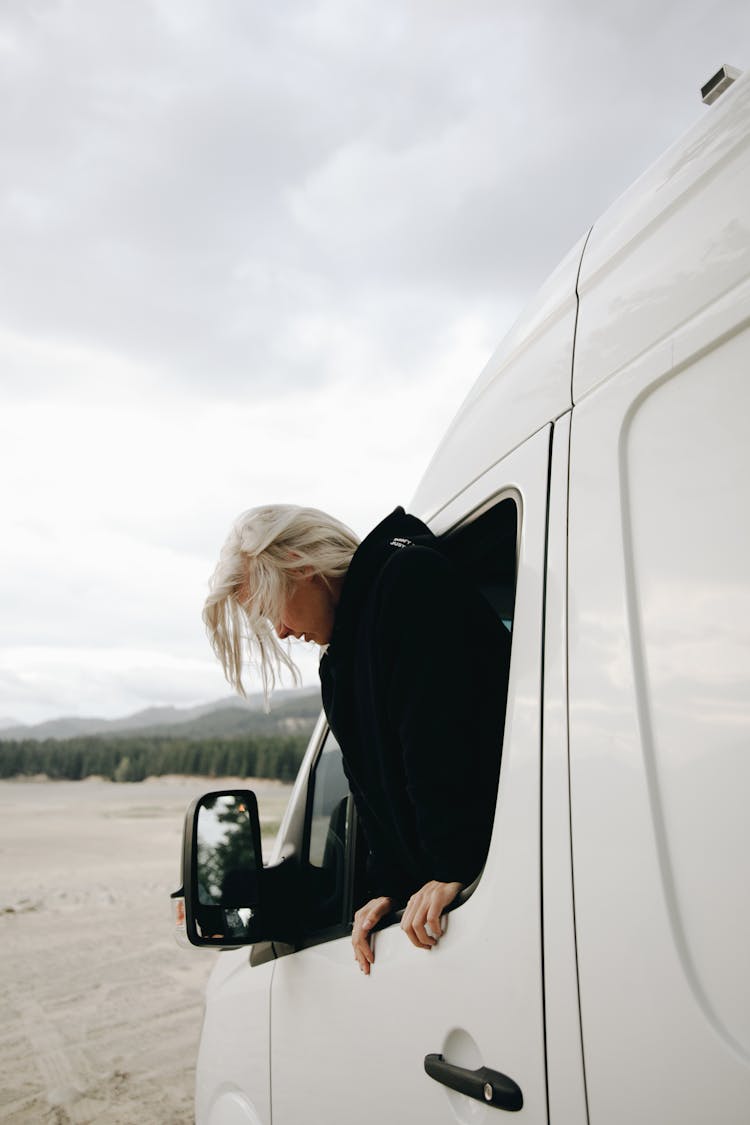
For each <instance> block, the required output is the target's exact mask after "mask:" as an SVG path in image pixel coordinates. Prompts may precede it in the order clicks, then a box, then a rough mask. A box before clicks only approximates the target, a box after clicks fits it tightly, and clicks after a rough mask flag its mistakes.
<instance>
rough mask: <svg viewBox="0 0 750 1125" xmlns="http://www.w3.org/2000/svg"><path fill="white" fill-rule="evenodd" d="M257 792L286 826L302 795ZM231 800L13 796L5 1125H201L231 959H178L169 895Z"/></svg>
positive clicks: (22, 790)
mask: <svg viewBox="0 0 750 1125" xmlns="http://www.w3.org/2000/svg"><path fill="white" fill-rule="evenodd" d="M228 784H232V783H231V782H229V783H228ZM242 784H243V785H246V786H247V787H249V788H253V789H255V790H256V792H257V793H258V796H259V801H260V805H261V813H262V815H264V816H270V818H271V819H272V820H278V818H279V817H280V815H281V813H282V812H283V808H284V805H285V804H286V800H287V798H288V794H289V788H288V787H287V786H281V785H278V784H275V783H273V782H244V783H242ZM223 785H224V782H223V781H221V782H218V783H213V782H211V781H207V780H206V779H203V778H198V779H196V778H159V779H153V780H150V781H145V782H141V783H139V784H122V785H115V784H112V783H110V782H106V781H100V780H89V781H79V782H67V781H59V782H49V781H7V782H0V950H1V951H2V959H1V960H0V1011H1V1012H2V1025H1V1029H0V1121H3V1122H6V1121H7V1122H18V1123H19V1125H20V1123H22V1122H23V1123H24V1125H26V1123H34V1125H37V1123H46V1122H51V1123H55V1125H66V1123H68V1122H75V1123H77V1125H88V1123H94V1122H104V1123H106V1125H136V1123H137V1125H178V1123H179V1125H185V1123H189V1122H192V1121H193V1070H194V1066H195V1057H196V1052H197V1047H198V1037H199V1034H200V1026H201V1018H202V1010H203V989H204V986H205V982H206V978H207V977H208V974H209V972H210V970H211V967H212V966H213V964H214V961H215V959H216V957H217V956H221V954H218V953H216V952H214V951H213V950H202V949H192V948H190V949H184V948H181V947H180V946H178V945H177V943H176V941H175V939H174V937H173V934H172V922H171V912H170V903H169V894H170V892H171V891H173V890H175V888H176V887H177V886H178V877H179V854H180V845H181V839H182V820H183V815H184V812H185V809H186V807H187V805H188V804H189V802H190V800H191V799H192V797H193V796H195V795H196V794H197V793H202V792H205V791H206V790H208V789H211V788H221V787H222V786H223Z"/></svg>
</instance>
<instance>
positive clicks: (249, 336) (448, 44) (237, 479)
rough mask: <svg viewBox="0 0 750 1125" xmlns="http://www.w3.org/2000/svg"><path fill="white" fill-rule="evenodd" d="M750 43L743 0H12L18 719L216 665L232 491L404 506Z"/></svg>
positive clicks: (0, 667)
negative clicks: (580, 251) (446, 432)
mask: <svg viewBox="0 0 750 1125" xmlns="http://www.w3.org/2000/svg"><path fill="white" fill-rule="evenodd" d="M749 45H750V4H748V2H747V0H724V2H721V0H720V2H718V3H715V2H714V3H711V4H693V3H685V2H684V0H679V2H676V0H675V2H670V0H665V2H662V3H660V4H655V3H653V0H648V2H645V0H635V2H623V3H620V4H614V3H603V2H602V0H577V2H573V0H557V2H555V0H546V2H539V0H527V2H524V3H522V2H520V0H518V2H506V0H495V2H491V0H452V2H447V0H400V2H398V3H396V2H391V0H378V2H375V0H365V2H359V0H329V2H316V0H305V2H297V0H290V2H284V0H274V2H269V0H263V2H262V3H261V2H260V0H75V2H74V0H0V138H1V142H2V169H3V173H2V191H1V194H0V245H1V247H2V250H1V252H0V291H1V298H2V299H1V300H0V381H1V385H2V413H1V414H0V473H1V476H0V480H2V501H3V502H2V537H1V541H2V589H1V591H0V620H1V622H2V634H1V635H0V721H2V720H5V719H11V718H13V719H16V720H20V721H25V722H35V721H38V720H40V719H43V718H48V717H53V716H57V715H60V714H78V715H102V716H116V715H124V714H127V713H129V712H131V711H134V710H137V709H139V708H142V707H146V706H150V705H152V704H163V703H173V704H176V705H187V704H192V703H199V702H204V701H206V700H210V699H213V698H217V697H220V696H222V695H225V694H226V692H227V688H226V685H225V684H224V681H223V679H222V676H221V674H220V671H219V669H218V666H217V665H216V663H215V661H214V659H213V656H212V654H211V652H210V650H209V648H208V644H207V641H206V638H205V636H204V633H203V629H202V625H201V622H200V609H201V605H202V602H203V598H204V596H205V592H206V581H207V578H208V575H209V574H210V572H211V570H212V569H213V566H214V562H215V557H216V554H217V552H218V549H219V547H220V545H221V543H222V541H223V539H224V537H225V534H226V532H227V530H228V528H229V524H230V522H231V520H232V518H233V517H234V516H235V515H236V514H237V513H238V512H239V511H240V510H242V509H244V508H246V507H250V506H253V505H255V504H259V503H264V502H268V501H287V502H300V503H305V504H312V505H315V506H317V507H321V508H325V509H328V510H330V511H332V512H334V513H336V514H337V515H339V516H340V517H341V518H343V519H344V520H345V521H347V522H348V523H349V524H350V525H351V526H352V527H354V528H355V530H356V531H358V532H359V533H360V534H364V533H366V532H367V531H368V530H369V528H370V527H371V526H372V525H373V524H374V523H376V522H377V521H378V520H379V519H380V518H381V516H382V515H383V514H385V513H386V512H387V511H389V510H391V509H392V508H393V507H394V506H395V505H396V504H398V503H403V504H408V501H409V498H410V496H411V494H412V493H413V491H414V489H415V487H416V484H417V482H418V480H419V477H420V475H421V472H422V470H423V469H424V467H425V465H426V463H427V461H428V459H429V456H430V454H431V452H432V449H433V447H434V445H435V444H436V442H437V440H438V438H439V437H440V434H441V431H442V430H443V428H444V427H445V426H446V424H447V423H448V422H449V420H450V418H451V417H452V415H453V414H454V413H455V411H456V409H457V408H458V406H459V404H460V402H461V400H462V398H463V397H464V395H465V393H466V392H467V390H468V388H469V387H470V385H471V383H472V381H473V379H474V378H475V377H476V375H477V374H478V373H479V371H480V369H481V368H482V366H483V364H484V363H485V361H486V359H487V357H488V355H489V354H490V353H491V351H492V350H493V349H494V347H495V345H496V344H497V343H498V341H499V340H500V338H501V337H502V336H503V334H504V333H505V331H506V330H507V329H508V328H509V327H510V325H511V323H512V322H513V320H514V319H515V317H516V316H517V314H518V313H519V312H520V311H521V309H522V308H523V306H524V304H526V302H527V301H528V300H529V299H530V298H531V297H532V296H533V293H534V291H535V290H536V289H537V288H538V287H539V285H540V284H541V283H542V282H543V280H544V278H545V276H546V275H547V274H548V273H549V272H550V271H551V270H552V269H553V268H554V266H555V265H556V264H557V262H558V261H559V259H560V258H561V257H562V256H563V255H564V253H565V252H566V251H567V250H568V249H569V248H570V246H571V245H572V244H573V243H574V242H575V241H577V239H578V238H579V237H580V235H581V234H582V233H583V232H584V231H585V230H586V229H587V228H588V227H589V226H590V225H591V223H592V222H593V221H595V219H596V218H597V216H598V215H599V214H600V213H601V212H602V211H603V210H604V209H605V208H606V207H607V205H608V204H609V203H610V202H611V201H612V200H613V199H614V198H615V197H616V196H617V195H619V194H620V192H621V191H623V190H624V189H625V188H626V187H627V186H628V184H629V183H630V182H631V181H632V180H633V179H634V178H635V177H636V176H637V175H638V174H639V173H640V172H641V171H642V170H643V169H644V168H645V167H646V166H647V165H648V164H649V163H650V162H651V161H652V160H654V159H655V158H656V157H657V156H658V155H659V153H660V152H661V150H663V149H664V148H665V147H666V146H667V145H668V144H670V143H671V142H672V141H673V140H675V139H676V138H677V137H678V136H679V135H680V133H681V132H683V131H684V130H685V129H686V128H687V127H688V126H689V125H690V124H691V123H692V122H693V121H694V120H696V118H698V117H700V116H701V115H702V114H703V113H705V112H707V110H706V109H705V108H704V107H703V105H702V104H701V101H700V97H699V87H700V86H701V84H702V83H703V82H705V81H706V79H707V78H709V77H710V75H711V74H712V73H713V72H714V71H715V70H716V69H717V68H718V67H719V65H721V64H722V63H724V62H727V63H731V64H734V65H736V66H738V67H740V68H741V69H745V68H746V67H747V66H748V65H750V50H749ZM302 651H303V656H302V659H303V661H304V666H305V669H306V676H307V678H308V680H309V682H313V679H314V677H315V660H314V658H313V653H312V652H309V651H306V650H304V649H303V650H302ZM2 725H5V724H4V723H2Z"/></svg>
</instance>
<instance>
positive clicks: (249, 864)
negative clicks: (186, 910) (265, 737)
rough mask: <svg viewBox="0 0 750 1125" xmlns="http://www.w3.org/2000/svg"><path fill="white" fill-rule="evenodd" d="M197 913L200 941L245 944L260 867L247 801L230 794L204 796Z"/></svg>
mask: <svg viewBox="0 0 750 1125" xmlns="http://www.w3.org/2000/svg"><path fill="white" fill-rule="evenodd" d="M197 845H198V847H197V870H196V875H197V881H198V887H197V891H198V894H197V909H196V910H195V921H196V925H197V928H198V930H199V933H200V936H201V937H204V938H211V939H213V940H219V939H221V940H224V941H227V942H231V941H232V940H239V941H242V940H245V941H246V940H248V939H249V938H250V937H251V934H250V926H251V922H252V919H253V917H254V914H255V908H256V907H257V905H258V868H259V867H260V866H262V862H263V861H262V858H261V856H259V855H257V854H256V849H255V843H254V839H253V827H252V820H251V817H250V813H249V810H248V807H247V805H246V804H245V802H244V801H243V800H242V799H241V798H240V797H238V796H236V795H234V794H231V793H228V794H221V795H219V796H208V797H205V798H204V799H203V800H202V802H201V804H200V807H199V809H198V826H197Z"/></svg>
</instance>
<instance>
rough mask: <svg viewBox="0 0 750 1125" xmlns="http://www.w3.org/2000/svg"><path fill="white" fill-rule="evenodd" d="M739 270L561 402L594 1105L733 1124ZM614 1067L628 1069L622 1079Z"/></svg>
mask: <svg viewBox="0 0 750 1125" xmlns="http://www.w3.org/2000/svg"><path fill="white" fill-rule="evenodd" d="M749 202H750V197H749ZM743 290H744V287H743V286H741V287H740V289H739V290H737V291H735V293H734V294H733V297H732V299H729V298H726V297H725V298H724V299H723V300H722V301H721V302H719V304H720V305H721V308H722V315H721V316H719V315H718V313H716V314H715V315H712V316H706V315H705V314H702V315H701V316H700V317H699V318H697V321H696V323H690V322H687V323H685V324H684V326H683V328H682V329H681V330H680V332H679V333H677V334H676V335H675V338H674V341H673V343H674V347H671V346H670V347H669V348H666V349H665V348H664V347H663V345H662V343H661V342H659V343H657V344H656V345H655V347H654V349H652V352H651V353H648V354H645V355H643V356H641V357H640V359H639V360H637V361H636V362H635V363H633V364H631V365H630V366H629V368H628V371H627V377H622V378H617V379H614V380H610V381H608V382H607V383H605V384H603V385H601V386H600V387H598V388H597V389H596V390H594V391H593V392H592V393H591V394H590V395H588V396H587V397H586V398H585V399H584V400H583V402H581V403H580V404H579V405H577V406H576V408H575V409H574V411H573V424H572V443H571V476H570V530H569V552H570V555H569V558H570V575H569V590H570V603H569V604H570V649H569V667H570V755H571V816H572V826H573V860H574V864H573V870H574V881H575V909H576V933H577V942H578V964H579V973H580V998H581V1019H582V1027H583V1044H584V1057H585V1064H586V1080H587V1087H588V1095H589V1109H590V1113H591V1125H598V1123H599V1122H601V1123H606V1125H618V1123H620V1122H622V1123H623V1125H624V1123H625V1122H630V1121H632V1120H634V1119H637V1120H639V1121H641V1122H644V1123H650V1122H653V1123H654V1125H656V1123H657V1122H663V1121H665V1120H679V1121H684V1122H700V1121H705V1120H721V1121H722V1122H732V1123H736V1125H739V1123H740V1122H746V1121H747V1120H748V1113H749V1111H750V961H749V960H748V957H747V950H748V948H750V897H749V896H748V894H747V885H748V883H747V864H748V855H749V854H750V830H749V825H750V819H749V818H748V816H747V808H746V805H747V794H748V792H749V791H750V755H749V754H748V746H749V745H750V702H749V701H750V533H749V531H748V519H747V487H748V481H750V446H749V445H748V443H747V439H746V433H745V431H746V419H747V418H748V416H750V382H749V381H748V371H749V370H750V330H748V328H747V326H746V322H747V307H746V306H741V304H740V303H739V302H738V300H737V296H738V293H739V294H741V293H742V291H743ZM688 296H689V295H688ZM731 308H734V314H735V325H736V328H735V330H734V331H731V330H727V328H726V317H727V316H728V315H729V310H731ZM741 314H744V317H743V316H742V315H741ZM738 319H739V323H737V320H738ZM685 320H687V318H685ZM722 321H723V324H722ZM720 324H722V327H723V329H724V330H723V332H722V334H721V335H719V336H718V337H716V338H713V339H712V338H711V337H710V336H709V335H708V334H707V329H708V327H711V326H713V327H714V328H716V327H718V326H719V325H720ZM699 341H700V346H698V343H699ZM691 352H692V354H691ZM673 354H679V355H681V356H683V357H684V358H683V361H682V362H681V363H680V364H679V366H676V367H675V366H673V363H672V356H673ZM696 1063H697V1064H698V1065H696ZM623 1073H625V1074H628V1075H631V1076H636V1077H637V1081H634V1083H633V1088H632V1090H631V1091H630V1092H629V1094H628V1096H627V1097H624V1096H623V1092H622V1089H621V1088H620V1087H621V1076H622V1074H623ZM708 1076H710V1079H709V1078H708ZM717 1098H718V1099H720V1101H719V1105H720V1109H719V1108H718V1107H717Z"/></svg>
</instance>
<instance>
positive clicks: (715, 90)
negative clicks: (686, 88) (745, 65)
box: [701, 66, 742, 105]
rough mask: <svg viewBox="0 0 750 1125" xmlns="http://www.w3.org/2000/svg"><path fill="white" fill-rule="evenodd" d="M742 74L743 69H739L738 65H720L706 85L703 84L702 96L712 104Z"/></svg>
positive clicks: (707, 102) (708, 103) (706, 101)
mask: <svg viewBox="0 0 750 1125" xmlns="http://www.w3.org/2000/svg"><path fill="white" fill-rule="evenodd" d="M741 74H742V71H741V70H738V69H737V67H736V66H722V67H720V68H719V70H717V71H716V74H714V75H713V77H711V78H709V80H708V82H707V83H706V85H705V86H701V98H702V99H703V101H704V102H705V103H706V105H711V103H712V102H715V101H716V99H717V98H720V97H721V95H722V94H723V93H724V91H725V90H728V89H729V87H730V86H731V85H732V83H733V82H734V81H735V79H737V78H739V76H740V75H741Z"/></svg>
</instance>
